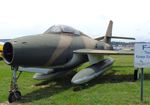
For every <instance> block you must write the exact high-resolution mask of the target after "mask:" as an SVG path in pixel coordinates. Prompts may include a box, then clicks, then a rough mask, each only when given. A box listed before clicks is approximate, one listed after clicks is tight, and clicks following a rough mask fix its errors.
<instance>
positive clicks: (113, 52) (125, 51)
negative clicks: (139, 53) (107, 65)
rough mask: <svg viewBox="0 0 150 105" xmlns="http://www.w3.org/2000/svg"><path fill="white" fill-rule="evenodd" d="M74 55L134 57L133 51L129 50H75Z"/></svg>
mask: <svg viewBox="0 0 150 105" xmlns="http://www.w3.org/2000/svg"><path fill="white" fill-rule="evenodd" d="M74 53H81V54H100V55H134V52H133V51H128V50H120V51H115V50H98V49H79V50H75V51H74Z"/></svg>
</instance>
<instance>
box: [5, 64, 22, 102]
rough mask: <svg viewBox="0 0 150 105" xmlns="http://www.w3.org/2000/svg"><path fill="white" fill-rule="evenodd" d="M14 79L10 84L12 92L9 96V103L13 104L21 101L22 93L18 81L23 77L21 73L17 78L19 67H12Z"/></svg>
mask: <svg viewBox="0 0 150 105" xmlns="http://www.w3.org/2000/svg"><path fill="white" fill-rule="evenodd" d="M11 70H12V79H11V84H10V91H9V96H8V102H9V103H12V102H15V101H18V100H20V99H21V92H20V91H19V90H18V85H17V80H18V78H19V77H20V75H21V73H22V72H21V71H20V72H19V74H18V76H17V71H18V66H11Z"/></svg>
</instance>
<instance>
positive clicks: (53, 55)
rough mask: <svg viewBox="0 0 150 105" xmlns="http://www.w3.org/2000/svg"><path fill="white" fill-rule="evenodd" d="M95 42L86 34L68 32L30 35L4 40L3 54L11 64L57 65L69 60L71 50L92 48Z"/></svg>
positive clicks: (32, 65) (71, 53) (71, 54)
mask: <svg viewBox="0 0 150 105" xmlns="http://www.w3.org/2000/svg"><path fill="white" fill-rule="evenodd" d="M96 43H97V41H96V40H94V39H92V38H90V37H88V36H86V35H72V34H70V33H61V34H41V35H32V36H25V37H20V38H16V39H12V40H10V41H8V42H6V43H5V45H4V51H3V56H4V60H5V61H6V62H7V63H8V64H11V65H18V66H29V67H38V66H40V67H57V66H62V65H65V64H66V63H68V62H70V61H71V60H72V58H73V55H74V54H73V51H75V50H78V49H85V48H89V49H94V48H95V47H96ZM81 57H83V58H80V59H81V60H82V59H84V60H83V62H85V56H84V55H83V56H81ZM77 61H78V62H79V60H77ZM74 62H75V61H74Z"/></svg>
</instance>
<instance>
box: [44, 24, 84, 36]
mask: <svg viewBox="0 0 150 105" xmlns="http://www.w3.org/2000/svg"><path fill="white" fill-rule="evenodd" d="M49 33H56V34H59V33H70V34H74V35H81V34H82V32H80V31H79V30H76V29H74V28H72V27H70V26H66V25H53V26H52V27H50V28H49V29H48V30H47V31H45V32H44V34H49Z"/></svg>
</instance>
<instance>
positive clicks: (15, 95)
mask: <svg viewBox="0 0 150 105" xmlns="http://www.w3.org/2000/svg"><path fill="white" fill-rule="evenodd" d="M20 99H21V92H20V91H16V92H11V93H10V94H9V96H8V101H9V103H12V102H15V101H18V100H20Z"/></svg>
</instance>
